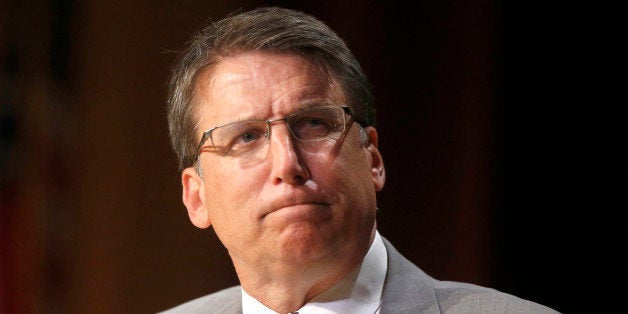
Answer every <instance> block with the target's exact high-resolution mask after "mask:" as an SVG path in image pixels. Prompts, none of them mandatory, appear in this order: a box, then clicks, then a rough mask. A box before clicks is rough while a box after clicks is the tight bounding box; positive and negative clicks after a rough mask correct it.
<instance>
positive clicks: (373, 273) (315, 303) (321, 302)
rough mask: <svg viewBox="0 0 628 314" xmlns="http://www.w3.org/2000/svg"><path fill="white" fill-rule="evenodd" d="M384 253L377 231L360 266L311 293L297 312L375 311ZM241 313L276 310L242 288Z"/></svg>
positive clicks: (272, 313) (260, 313)
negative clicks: (328, 286)
mask: <svg viewBox="0 0 628 314" xmlns="http://www.w3.org/2000/svg"><path fill="white" fill-rule="evenodd" d="M387 268H388V254H387V253H386V248H385V247H384V242H383V241H382V237H381V236H380V235H379V232H376V233H375V239H374V240H373V243H372V244H371V247H370V248H369V251H368V252H367V253H366V256H365V257H364V260H363V261H362V264H360V266H358V267H356V269H355V270H353V271H352V272H351V273H349V274H348V275H347V276H345V278H343V279H342V280H340V281H339V282H337V283H336V284H335V285H333V286H331V287H330V288H329V289H327V290H325V291H323V292H322V293H320V294H319V295H317V296H315V297H314V298H313V299H312V300H310V302H308V303H306V304H305V305H303V307H301V308H300V309H299V310H298V312H299V314H331V313H379V307H380V304H381V300H382V290H383V289H384V279H385V278H386V270H387ZM242 312H243V314H277V312H275V311H273V310H271V309H269V308H267V307H266V306H264V305H263V304H262V303H260V302H259V301H257V300H256V299H255V298H253V297H251V296H250V295H248V294H247V293H246V291H244V289H243V290H242Z"/></svg>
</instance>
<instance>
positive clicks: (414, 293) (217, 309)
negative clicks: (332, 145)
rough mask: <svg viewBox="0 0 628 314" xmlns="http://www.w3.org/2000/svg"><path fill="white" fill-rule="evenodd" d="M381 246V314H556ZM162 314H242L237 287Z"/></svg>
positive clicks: (392, 248)
mask: <svg viewBox="0 0 628 314" xmlns="http://www.w3.org/2000/svg"><path fill="white" fill-rule="evenodd" d="M384 245H385V246H386V251H387V252H388V271H387V272H386V281H385V283H384V290H383V292H382V305H381V311H380V313H381V314H389V313H557V312H556V311H554V310H552V309H550V308H548V307H545V306H543V305H540V304H537V303H534V302H530V301H526V300H523V299H520V298H517V297H515V296H512V295H509V294H506V293H502V292H499V291H497V290H494V289H489V288H484V287H479V286H476V285H472V284H466V283H459V282H450V281H439V280H435V279H433V278H432V277H430V276H428V275H427V274H425V273H424V272H423V271H422V270H420V269H419V268H418V267H416V266H415V265H414V264H412V263H411V262H410V261H408V260H407V259H406V258H405V257H403V256H402V255H401V254H400V253H399V252H397V250H396V249H395V248H394V247H393V246H392V244H390V243H389V242H388V241H387V240H386V239H384ZM163 313H165V314H177V313H229V314H238V313H242V294H241V290H240V286H236V287H231V288H228V289H225V290H222V291H218V292H216V293H213V294H210V295H208V296H204V297H201V298H198V299H196V300H192V301H190V302H187V303H184V304H182V305H179V306H177V307H175V308H172V309H170V310H168V311H166V312H163ZM358 314H359V313H358Z"/></svg>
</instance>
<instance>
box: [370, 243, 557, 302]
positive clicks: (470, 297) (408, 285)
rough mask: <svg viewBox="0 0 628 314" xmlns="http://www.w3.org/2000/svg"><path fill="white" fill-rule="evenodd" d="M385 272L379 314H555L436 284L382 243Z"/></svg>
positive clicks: (475, 289) (474, 289)
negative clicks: (385, 251)
mask: <svg viewBox="0 0 628 314" xmlns="http://www.w3.org/2000/svg"><path fill="white" fill-rule="evenodd" d="M384 244H385V245H386V250H387V253H388V270H387V273H386V282H385V284H384V291H383V300H382V313H384V309H386V310H387V311H386V313H557V312H556V311H554V310H552V309H551V308H548V307H545V306H543V305H540V304H537V303H534V302H531V301H528V300H524V299H521V298H518V297H515V296H513V295H510V294H507V293H503V292H500V291H497V290H495V289H490V288H485V287H481V286H477V285H473V284H468V283H461V282H452V281H440V280H436V279H434V278H432V277H430V276H429V275H427V274H426V273H424V272H423V271H422V270H421V269H419V268H418V267H417V266H416V265H414V264H413V263H412V262H410V261H408V260H407V259H406V258H405V257H403V255H401V254H400V253H399V252H398V251H397V250H395V248H394V247H393V246H392V245H391V244H390V242H388V241H386V240H384Z"/></svg>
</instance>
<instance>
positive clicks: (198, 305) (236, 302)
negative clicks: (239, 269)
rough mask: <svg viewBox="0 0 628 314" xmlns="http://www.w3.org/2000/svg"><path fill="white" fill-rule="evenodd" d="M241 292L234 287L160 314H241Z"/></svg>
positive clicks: (237, 287)
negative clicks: (238, 313) (239, 313)
mask: <svg viewBox="0 0 628 314" xmlns="http://www.w3.org/2000/svg"><path fill="white" fill-rule="evenodd" d="M241 308H242V291H241V288H240V286H234V287H231V288H227V289H224V290H220V291H218V292H215V293H212V294H209V295H206V296H204V297H200V298H198V299H194V300H192V301H188V302H186V303H183V304H181V305H178V306H176V307H174V308H171V309H169V310H166V311H164V312H161V314H177V313H210V312H211V313H236V312H241Z"/></svg>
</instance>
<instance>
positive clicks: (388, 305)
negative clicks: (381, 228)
mask: <svg viewBox="0 0 628 314" xmlns="http://www.w3.org/2000/svg"><path fill="white" fill-rule="evenodd" d="M383 240H384V246H386V251H387V252H388V270H387V272H386V280H385V282H384V290H383V292H382V306H381V313H382V314H388V313H440V312H441V311H440V309H439V306H438V302H437V300H436V291H435V290H434V284H433V279H432V278H431V277H430V276H428V275H427V274H425V273H424V272H423V271H422V270H420V269H419V268H418V267H416V266H415V265H414V264H412V263H411V262H410V261H408V260H407V259H406V258H405V257H403V256H402V255H401V254H400V253H399V252H397V250H396V249H395V248H394V247H393V246H392V244H390V242H388V241H387V240H386V239H383Z"/></svg>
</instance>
